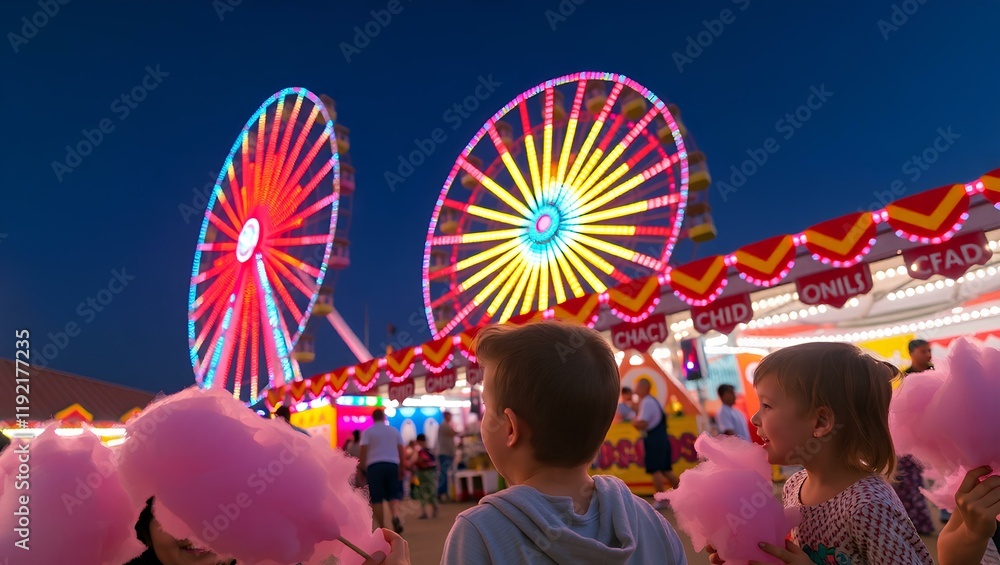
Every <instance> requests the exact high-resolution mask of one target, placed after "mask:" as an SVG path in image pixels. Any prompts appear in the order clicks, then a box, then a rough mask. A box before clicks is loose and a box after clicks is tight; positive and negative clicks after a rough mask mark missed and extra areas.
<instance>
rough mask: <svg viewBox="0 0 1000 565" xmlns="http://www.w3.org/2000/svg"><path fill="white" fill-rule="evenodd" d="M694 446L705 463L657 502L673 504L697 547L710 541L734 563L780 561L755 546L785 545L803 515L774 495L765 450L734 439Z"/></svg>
mask: <svg viewBox="0 0 1000 565" xmlns="http://www.w3.org/2000/svg"><path fill="white" fill-rule="evenodd" d="M694 447H695V450H696V451H697V452H698V454H699V455H701V456H702V457H704V458H706V459H707V461H704V462H702V463H700V464H699V465H698V466H697V467H695V468H694V469H689V470H687V471H685V472H684V473H683V474H682V475H681V477H680V485H679V486H678V487H677V489H675V490H673V491H669V492H667V493H661V494H657V495H656V498H658V499H663V500H669V501H670V506H671V507H672V508H673V509H674V514H675V515H676V516H677V524H678V526H679V527H680V528H681V529H682V530H683V531H684V532H685V533H687V535H688V536H689V537H690V538H691V543H692V545H694V546H695V547H703V546H704V545H705V544H706V543H708V544H710V545H711V546H712V547H714V548H715V550H716V551H717V552H718V554H719V557H721V558H722V559H723V560H725V561H726V563H730V564H733V565H745V564H746V563H748V562H749V561H750V560H757V561H761V562H764V563H779V561H777V560H776V559H775V558H774V557H772V556H770V555H768V554H767V553H764V551H762V550H761V549H760V547H759V546H758V545H757V544H758V543H760V542H768V543H772V544H775V545H778V546H781V547H784V540H785V537H786V536H787V535H788V533H789V532H790V531H791V530H792V528H793V527H795V526H796V525H798V523H799V521H800V520H801V515H800V513H799V512H798V511H797V510H796V509H785V508H783V507H782V505H781V503H780V502H778V500H777V499H776V498H775V497H774V494H773V491H772V487H771V466H770V465H769V464H768V462H767V454H766V453H765V452H764V450H763V448H761V447H760V446H758V445H756V444H753V443H750V442H747V441H743V440H741V439H739V438H736V437H732V436H719V437H715V438H713V437H710V436H708V435H706V434H702V435H701V437H699V438H698V439H697V440H696V441H695V444H694Z"/></svg>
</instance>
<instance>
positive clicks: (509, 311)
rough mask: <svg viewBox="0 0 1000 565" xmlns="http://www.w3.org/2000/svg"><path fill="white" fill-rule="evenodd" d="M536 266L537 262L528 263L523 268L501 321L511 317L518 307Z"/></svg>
mask: <svg viewBox="0 0 1000 565" xmlns="http://www.w3.org/2000/svg"><path fill="white" fill-rule="evenodd" d="M534 268H535V264H532V265H526V266H525V267H524V268H522V269H521V273H520V276H518V278H517V284H516V285H515V286H514V291H513V292H512V293H511V294H510V297H509V298H508V300H507V305H506V306H504V309H503V312H502V313H501V314H500V323H501V324H502V323H504V322H506V321H507V320H509V319H510V317H511V316H512V315H513V314H514V309H515V308H516V307H517V303H518V302H520V301H521V295H522V294H523V293H524V287H525V286H526V285H527V284H528V279H529V278H530V276H531V273H532V271H533V270H534Z"/></svg>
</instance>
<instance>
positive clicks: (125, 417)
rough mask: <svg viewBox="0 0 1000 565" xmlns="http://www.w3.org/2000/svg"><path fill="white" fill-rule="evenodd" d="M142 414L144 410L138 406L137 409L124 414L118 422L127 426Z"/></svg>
mask: <svg viewBox="0 0 1000 565" xmlns="http://www.w3.org/2000/svg"><path fill="white" fill-rule="evenodd" d="M140 412H142V408H139V407H138V406H136V407H135V408H132V409H131V410H129V411H128V412H126V413H124V414H122V417H121V418H118V421H119V422H121V423H123V424H127V423H128V421H129V420H131V419H132V418H133V417H134V416H136V415H138V414H139V413H140Z"/></svg>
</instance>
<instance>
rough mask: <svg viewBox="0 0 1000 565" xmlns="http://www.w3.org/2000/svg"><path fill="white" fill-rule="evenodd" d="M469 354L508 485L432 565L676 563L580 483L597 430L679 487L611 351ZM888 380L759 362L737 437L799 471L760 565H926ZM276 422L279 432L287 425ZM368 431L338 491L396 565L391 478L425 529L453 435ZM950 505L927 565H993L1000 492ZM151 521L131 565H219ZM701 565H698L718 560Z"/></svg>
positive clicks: (855, 359) (569, 331)
mask: <svg viewBox="0 0 1000 565" xmlns="http://www.w3.org/2000/svg"><path fill="white" fill-rule="evenodd" d="M567 343H569V344H573V347H572V348H571V350H570V351H569V352H567V351H564V350H562V349H559V348H557V347H556V345H557V344H567ZM475 347H476V353H477V356H478V359H479V363H480V366H481V367H482V368H483V373H484V377H483V386H484V390H483V403H484V414H483V416H482V421H481V430H480V433H481V435H482V441H483V443H484V444H485V447H486V451H487V453H488V455H489V457H490V460H491V461H492V463H493V465H494V466H495V468H496V469H497V471H498V472H499V473H500V475H501V476H502V477H504V479H505V480H506V482H507V483H508V484H509V485H510V486H509V487H508V488H506V489H503V490H501V491H500V492H498V493H494V494H490V495H487V496H485V497H484V498H482V500H481V501H480V503H479V504H478V505H476V506H475V507H473V508H470V509H468V510H466V511H464V512H462V513H461V514H459V515H458V517H457V518H456V520H455V522H454V523H453V524H452V526H451V530H450V532H449V534H448V537H447V540H446V542H445V545H444V548H443V557H442V563H461V564H488V563H497V564H500V563H504V564H505V563H594V562H611V563H666V564H684V563H686V562H687V558H686V556H685V554H684V549H683V545H682V544H681V542H680V539H679V538H678V535H677V533H676V532H675V531H674V529H673V528H672V527H671V525H670V523H668V522H667V520H666V519H665V517H664V515H663V514H662V513H661V512H659V511H658V508H656V507H654V505H653V504H650V503H649V502H647V501H646V500H644V499H642V498H640V497H638V496H636V495H634V494H632V492H631V491H630V490H629V488H628V487H627V486H626V485H625V483H624V482H622V481H621V480H619V479H617V478H614V477H610V476H601V475H593V476H592V475H591V474H590V472H589V467H590V464H591V462H592V460H593V459H594V457H595V455H596V453H597V451H598V449H599V448H600V446H601V444H602V443H603V442H604V440H605V436H606V434H607V432H608V430H609V428H610V426H611V425H612V423H613V422H629V423H630V424H631V425H632V426H634V427H635V428H636V429H637V430H639V432H640V434H641V435H642V437H643V439H644V442H645V461H644V463H645V467H646V470H647V472H648V473H649V474H650V475H651V476H652V478H653V481H654V484H655V486H656V489H657V491H664V490H666V489H667V486H668V485H669V486H670V487H677V485H678V478H677V476H676V475H675V474H674V473H673V470H672V467H671V461H672V454H671V452H670V442H669V439H668V436H667V420H668V416H667V414H666V413H665V412H664V410H663V408H662V407H661V406H660V405H659V402H657V401H656V399H655V398H654V397H652V396H651V395H650V388H651V383H650V382H649V381H648V380H645V379H643V380H640V381H639V382H638V384H637V385H636V388H635V391H634V392H633V391H632V390H630V389H629V388H622V387H621V381H620V376H619V371H618V366H617V363H616V361H615V358H614V354H613V351H612V349H611V348H610V346H609V345H608V344H607V342H606V341H605V340H604V339H603V338H602V337H601V335H600V334H599V333H597V332H595V331H593V330H591V329H588V328H586V327H580V326H574V325H569V324H564V323H561V322H541V323H536V324H529V325H526V326H521V327H513V326H493V327H489V328H486V329H484V330H482V331H481V332H480V333H479V334H478V336H477V338H476V345H475ZM910 352H911V356H912V360H913V364H912V365H911V367H910V368H908V369H907V370H906V371H905V372H904V373H903V374H904V375H905V374H911V373H916V372H920V371H923V370H928V369H930V368H931V367H932V366H931V363H930V362H931V359H930V355H929V347H927V344H926V342H922V341H919V340H918V341H915V342H913V343H911V345H910ZM542 376H544V378H540V377H542ZM900 377H901V375H900V374H899V372H898V371H897V370H896V369H895V367H894V366H892V365H891V364H889V363H886V362H882V361H879V360H876V359H875V358H873V357H872V356H870V355H868V354H865V353H864V352H863V351H862V350H861V349H859V348H857V347H856V346H854V345H850V344H844V343H807V344H802V345H797V346H792V347H787V348H784V349H781V350H779V351H777V352H775V353H772V354H770V355H768V356H767V357H765V358H764V359H763V360H762V362H761V363H760V364H759V366H758V367H757V369H756V371H755V374H754V379H753V386H754V388H755V390H756V394H757V396H758V397H759V399H760V408H759V410H758V411H757V412H756V413H755V414H753V415H752V418H751V419H750V423H752V424H753V425H754V426H755V427H756V430H757V435H758V436H759V437H760V438H761V439H762V440H763V449H764V450H765V451H766V454H767V459H768V462H769V463H770V464H772V465H788V464H792V463H796V464H799V465H801V466H802V470H800V471H798V472H797V473H795V474H794V475H793V476H791V477H790V478H789V479H788V480H787V482H786V483H785V485H784V490H783V496H782V503H783V504H784V506H785V507H786V508H796V509H798V510H799V511H800V512H801V516H802V521H801V523H799V525H798V526H796V527H795V528H794V529H792V531H791V532H789V535H788V538H787V541H786V544H785V546H784V547H779V546H775V545H771V544H766V543H761V544H760V547H761V549H762V550H763V551H764V552H765V553H767V554H769V555H771V556H773V557H775V558H776V559H778V560H779V561H780V562H783V563H834V562H835V563H880V564H901V565H902V564H907V565H909V564H914V563H919V564H931V563H933V560H932V558H931V555H930V553H929V551H928V549H927V547H926V546H925V545H924V543H923V541H922V540H921V537H920V536H921V534H927V533H929V532H930V530H928V529H927V525H926V522H929V521H930V520H929V515H927V507H926V503H923V504H922V505H921V504H917V502H916V497H915V496H913V493H914V492H917V494H919V491H918V490H917V491H915V490H914V489H917V488H919V486H920V485H921V484H922V479H921V477H920V474H919V463H918V462H916V461H912V460H910V461H908V460H907V458H905V457H904V458H897V453H896V451H895V448H894V445H893V440H892V437H891V436H890V433H889V424H888V415H889V406H890V401H891V398H892V395H893V390H892V384H891V382H892V381H893V379H895V378H900ZM902 378H904V379H905V378H906V377H905V376H903V377H902ZM718 395H719V398H720V400H721V403H722V407H721V409H720V410H719V413H718V414H717V416H716V424H717V429H718V432H719V433H720V434H725V435H731V436H736V437H739V438H741V439H744V440H747V441H750V433H749V428H748V426H747V422H746V418H745V417H744V416H743V415H742V414H741V413H740V412H739V411H738V410H736V409H735V408H734V405H735V403H736V395H735V389H734V388H733V387H732V386H729V385H723V386H721V387H719V389H718ZM554 400H557V401H554ZM277 416H278V417H279V418H282V419H284V420H285V421H286V422H287V424H288V425H291V423H290V420H289V414H288V412H287V409H285V410H282V411H279V413H278V414H277ZM372 418H373V425H372V426H371V427H369V428H368V429H365V430H364V431H363V432H361V433H358V432H355V433H354V434H353V435H352V437H351V438H349V439H348V440H347V441H346V442H345V444H344V446H343V449H344V451H345V452H347V453H348V454H350V455H351V456H353V457H356V458H357V473H356V477H355V482H354V486H357V487H367V492H368V495H369V498H370V503H371V506H372V516H373V520H374V522H375V524H374V526H377V527H380V528H382V529H381V534H382V536H384V538H385V541H386V542H387V543H388V544H389V546H390V548H391V550H390V551H389V552H388V554H387V555H375V556H372V557H371V558H370V559H369V560H368V561H366V564H368V563H371V564H375V563H386V564H407V563H409V562H410V558H409V549H408V546H407V543H406V541H405V540H404V539H403V538H402V537H401V536H400V534H402V533H403V527H404V524H403V523H402V519H401V515H400V503H401V500H402V499H403V496H404V488H403V486H404V480H405V481H408V484H409V485H410V491H411V496H412V498H413V499H415V500H416V501H418V502H419V505H420V509H421V516H420V517H421V518H433V517H436V516H437V514H438V503H439V502H440V501H443V500H447V496H448V484H449V477H448V473H449V471H450V470H451V469H452V468H453V466H454V458H455V453H456V452H455V447H456V441H457V440H458V439H459V437H460V436H459V434H458V432H457V431H456V430H455V428H454V426H453V425H452V422H451V415H450V414H449V413H445V415H444V421H443V422H442V423H441V425H440V426H439V431H438V436H437V442H436V446H437V450H436V451H437V452H436V453H434V452H433V451H432V450H431V449H430V448H429V447H428V442H427V438H426V436H424V435H423V434H420V435H419V436H417V438H416V439H415V441H413V442H411V443H410V444H409V445H407V444H406V443H405V442H404V440H403V437H402V434H401V433H400V432H399V431H398V430H397V429H395V428H393V427H392V426H389V425H388V424H387V422H386V418H385V413H384V411H382V410H381V409H377V410H375V411H374V413H373V415H372ZM296 429H297V430H298V431H300V432H301V433H303V434H306V435H308V432H307V431H305V430H302V429H299V428H296ZM805 445H809V446H810V449H809V450H808V454H807V456H804V457H803V456H802V454H803V450H802V449H801V448H802V446H805ZM900 472H901V475H900V474H899V473H900ZM897 476H898V477H900V478H899V481H898V482H896V477H897ZM897 492H898V494H897ZM955 500H956V509H955V512H954V515H953V516H950V519H948V520H947V524H946V526H945V527H944V529H943V530H942V531H941V532H940V533H939V538H938V562H939V563H941V564H942V565H951V564H958V563H961V564H971V563H989V564H992V563H998V562H1000V555H997V553H996V547H995V539H996V537H997V535H998V522H997V516H998V515H1000V476H998V475H994V474H993V470H992V469H989V468H977V469H973V470H971V471H969V472H968V474H967V475H966V476H965V479H964V481H963V482H962V484H961V485H960V486H959V487H958V488H957V492H956V494H955ZM384 503H387V505H388V509H389V517H388V518H389V520H388V522H387V521H386V520H385V515H384V508H383V504H384ZM153 508H154V505H153V499H149V501H147V505H146V508H145V509H144V510H143V512H142V514H141V515H140V517H139V520H138V522H137V523H136V527H135V529H136V534H137V537H138V539H139V540H140V541H141V542H142V543H144V544H145V545H146V547H147V551H146V552H145V553H143V554H142V555H141V556H139V557H137V558H136V559H134V560H133V561H131V562H130V564H132V565H143V564H153V565H156V564H164V565H191V564H193V565H230V564H231V563H235V562H230V561H228V560H224V559H221V558H220V557H219V556H218V555H216V554H215V553H212V552H211V551H210V550H208V549H204V548H199V547H195V546H194V545H193V544H191V543H190V542H189V541H188V540H178V539H175V538H173V537H171V536H170V535H169V534H167V533H166V532H165V531H163V529H162V528H161V527H160V525H159V523H158V522H157V520H156V517H155V516H154V514H153ZM428 511H429V512H428ZM925 518H926V522H925ZM386 525H389V527H385V526H386ZM734 527H738V526H734ZM737 534H738V531H737ZM751 541H756V540H751ZM707 549H708V551H709V552H710V554H711V560H712V562H713V563H717V564H718V563H723V562H724V561H722V558H721V557H720V556H719V555H718V554H717V553H715V550H714V548H712V547H711V546H709V547H708V548H707Z"/></svg>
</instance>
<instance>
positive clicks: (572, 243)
mask: <svg viewBox="0 0 1000 565" xmlns="http://www.w3.org/2000/svg"><path fill="white" fill-rule="evenodd" d="M566 245H568V246H569V247H570V249H572V250H573V251H574V252H576V254H577V255H579V256H580V257H581V258H583V259H585V260H586V261H587V262H588V263H590V264H591V265H593V266H595V267H597V268H598V269H600V270H601V272H603V273H604V274H606V275H608V276H610V277H611V278H613V279H615V280H616V281H618V282H620V283H627V282H629V281H630V280H632V279H630V278H629V277H628V275H626V274H625V273H623V272H621V271H619V270H618V268H617V267H615V266H614V265H612V264H611V263H609V262H608V261H606V260H605V259H604V258H603V257H601V256H600V255H598V254H597V253H594V252H593V251H591V250H590V249H587V248H586V247H584V246H583V245H582V244H580V243H579V242H577V241H576V240H574V239H572V238H566Z"/></svg>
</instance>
